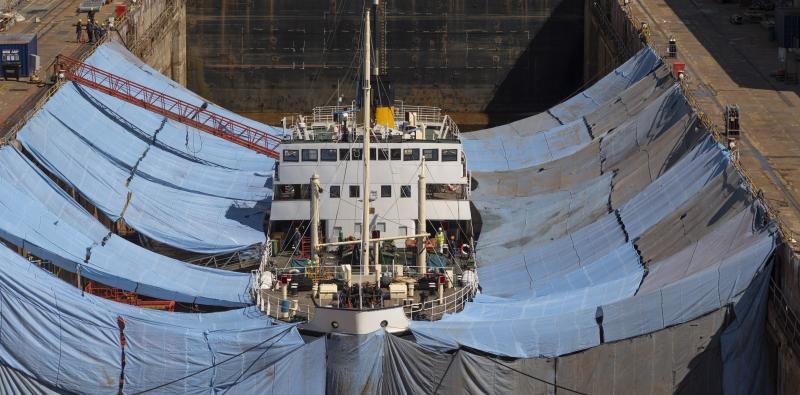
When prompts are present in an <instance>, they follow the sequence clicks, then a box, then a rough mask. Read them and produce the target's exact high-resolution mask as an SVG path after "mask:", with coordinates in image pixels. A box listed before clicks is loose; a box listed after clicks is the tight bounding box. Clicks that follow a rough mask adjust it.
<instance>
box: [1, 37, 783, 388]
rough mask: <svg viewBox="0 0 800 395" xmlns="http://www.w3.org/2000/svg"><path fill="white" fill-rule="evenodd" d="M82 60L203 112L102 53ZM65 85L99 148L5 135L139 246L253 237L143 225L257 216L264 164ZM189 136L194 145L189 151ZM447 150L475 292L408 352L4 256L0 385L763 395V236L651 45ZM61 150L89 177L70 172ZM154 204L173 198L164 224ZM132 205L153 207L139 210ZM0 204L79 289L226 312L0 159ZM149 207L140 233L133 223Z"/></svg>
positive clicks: (11, 224)
mask: <svg viewBox="0 0 800 395" xmlns="http://www.w3.org/2000/svg"><path fill="white" fill-rule="evenodd" d="M90 63H93V64H96V65H98V66H99V67H102V68H114V69H117V70H120V71H119V73H120V74H122V75H125V76H128V78H132V79H135V80H137V81H147V84H148V85H150V86H153V87H156V88H157V89H161V90H164V91H167V92H169V93H170V94H172V95H174V96H178V97H181V98H184V99H185V100H188V101H191V102H193V103H196V104H202V103H203V102H204V101H203V99H201V98H199V97H197V96H196V95H194V94H191V93H189V92H187V91H185V90H183V89H182V88H180V87H179V86H177V85H176V84H174V83H172V82H170V81H168V80H167V79H165V78H164V77H163V76H160V75H159V74H157V73H155V72H154V71H152V70H151V69H149V68H148V67H147V66H145V65H143V64H141V63H140V62H139V61H138V60H136V59H134V58H133V57H132V55H130V54H129V53H127V51H125V50H124V49H122V48H120V47H118V46H116V45H105V46H103V47H101V48H100V49H99V50H98V51H97V52H96V53H95V54H94V55H93V56H92V58H91V59H90ZM61 91H63V92H66V93H63V97H59V96H57V97H56V98H54V100H56V101H57V100H74V101H75V102H78V103H83V104H82V105H81V108H83V107H87V108H91V111H92V112H91V114H93V115H92V116H90V117H87V118H86V119H85V120H83V119H81V121H82V122H83V123H86V122H88V123H91V124H92V125H97V127H103V128H108V129H109V131H108V132H107V133H100V134H95V133H94V132H93V131H86V130H82V128H81V125H83V123H78V124H77V125H76V124H75V123H76V122H77V120H76V119H74V117H72V115H71V114H69V113H65V112H63V111H60V109H46V110H43V111H41V112H40V113H39V114H37V116H36V117H35V118H34V120H33V121H32V123H31V125H29V126H31V129H29V131H28V132H27V136H23V137H22V140H23V142H24V144H25V146H26V148H28V150H30V152H31V153H32V154H33V155H34V156H35V157H36V158H37V159H38V160H41V162H42V164H43V165H44V166H46V167H47V168H48V169H50V170H52V171H53V173H54V174H56V175H57V176H58V177H59V178H62V179H64V180H65V181H67V182H69V183H70V184H72V185H76V186H78V189H79V190H80V191H81V192H82V193H84V194H86V195H87V197H88V198H89V199H90V200H92V201H93V202H96V204H98V205H99V206H102V207H101V209H102V210H103V211H106V210H108V211H109V212H114V210H119V213H122V212H123V211H124V215H122V214H119V213H118V214H119V216H121V217H123V218H125V219H126V221H133V222H129V223H132V224H133V225H134V226H137V227H142V228H144V229H147V230H142V231H143V232H145V233H147V232H151V233H152V234H153V236H151V237H154V238H156V239H159V240H167V242H169V243H172V244H173V245H177V246H181V245H183V246H186V245H191V246H192V248H194V249H196V250H201V251H216V250H228V249H232V248H240V247H241V246H242V245H243V242H242V241H241V240H243V239H238V238H237V239H235V240H231V239H224V240H223V239H219V238H214V237H207V236H209V235H208V234H206V232H208V231H209V230H210V229H215V228H214V226H221V228H220V229H222V227H224V229H225V232H228V231H231V232H233V233H232V234H236V232H239V230H241V229H244V228H246V226H244V228H239V227H237V225H235V224H232V223H231V222H230V221H228V220H231V221H233V222H236V221H240V222H239V224H240V225H243V224H242V223H241V222H246V221H244V220H242V218H243V217H234V216H231V217H229V218H224V219H221V218H220V217H213V216H212V217H210V218H212V219H213V220H209V221H205V220H202V219H197V221H199V222H198V223H197V229H193V230H191V232H192V233H181V232H180V231H179V230H178V229H176V228H175V227H173V226H172V225H171V224H168V225H156V224H157V223H158V222H174V218H176V217H175V216H176V215H185V213H181V210H188V209H191V210H195V209H198V207H200V206H203V205H207V206H204V207H207V208H208V212H206V213H204V214H203V215H210V214H212V213H221V212H225V204H232V203H231V202H236V203H237V204H238V203H239V202H244V203H243V204H244V206H243V207H244V208H243V211H242V212H248V213H249V211H247V210H257V209H259V207H261V206H259V205H260V204H261V201H260V200H259V199H260V197H259V196H261V194H265V195H264V196H269V194H270V190H269V178H268V177H264V176H263V175H262V173H260V171H261V164H262V163H266V162H267V161H265V160H264V158H261V157H258V156H253V155H248V154H244V153H242V154H241V155H238V154H236V150H237V149H238V147H234V146H231V145H230V144H228V143H227V142H225V141H222V140H219V139H215V138H213V137H210V136H205V135H201V134H199V133H201V132H197V131H192V130H188V129H187V128H185V127H183V126H179V125H175V124H173V123H172V122H171V121H164V120H163V119H160V118H159V117H155V116H152V115H148V114H145V113H140V112H139V110H138V109H132V108H129V106H128V105H126V104H124V103H121V102H118V101H116V100H115V99H112V98H109V97H105V96H103V95H101V94H99V93H97V92H91V91H88V90H82V89H78V88H76V87H74V86H70V85H67V86H65V87H64V89H62V90H61ZM68 95H73V96H68ZM59 98H60V99H59ZM56 101H53V102H56ZM62 104H66V102H62ZM212 106H213V105H212ZM215 109H216V108H215ZM51 110H52V111H51ZM218 110H219V111H223V110H220V109H218ZM119 114H125V116H122V117H120V116H119ZM133 114H135V115H133ZM129 116H133V118H135V119H134V120H133V121H135V122H132V120H131V119H129V118H128V117H129ZM98 120H99V121H98ZM95 121H97V122H98V123H96V124H95V123H93V122H95ZM37 122H38V124H37ZM49 129H54V131H52V132H50V131H48V130H49ZM43 130H44V131H43ZM37 133H41V134H42V135H37ZM48 133H50V135H48V136H47V137H46V138H45V137H42V136H43V135H47V134H48ZM107 136H113V137H112V139H113V141H119V142H122V143H123V144H125V145H126V147H120V146H117V145H115V144H113V143H112V140H109V141H104V139H106V138H107ZM200 136H202V138H204V139H205V140H204V141H203V147H204V148H203V149H202V150H199V151H195V150H193V148H197V145H195V146H192V144H187V143H186V141H187V140H193V139H195V138H197V137H200ZM463 139H464V147H465V148H464V149H465V152H466V154H467V157H468V158H469V160H470V161H469V166H470V168H471V170H472V176H473V178H474V180H475V182H474V183H473V185H475V186H476V189H475V191H474V192H473V194H472V198H473V202H474V204H475V207H476V208H477V213H478V214H479V220H480V238H479V242H478V245H477V251H476V254H477V259H478V265H479V269H478V274H479V276H480V280H481V285H482V289H483V292H482V293H481V294H480V295H478V296H476V297H475V298H474V300H472V301H471V302H470V303H468V304H467V306H466V307H465V308H464V310H463V311H462V312H460V313H457V314H452V315H447V316H445V317H444V318H443V319H442V320H441V321H438V322H419V321H415V322H413V323H412V332H413V335H414V340H415V341H410V340H408V339H404V338H398V337H395V336H392V335H389V334H386V333H384V332H383V331H378V332H375V333H372V334H368V335H362V336H344V335H331V336H329V337H327V338H321V339H318V340H315V341H312V342H309V343H305V342H304V341H303V339H302V338H301V337H300V336H299V334H298V333H297V331H296V329H295V328H294V327H293V326H290V325H274V324H273V323H272V322H271V320H270V319H269V318H268V317H265V316H264V315H262V314H260V313H258V312H256V311H255V310H253V309H250V308H246V309H240V310H232V311H229V312H223V313H213V314H181V313H177V314H176V313H172V314H170V313H164V312H155V311H147V310H141V309H138V308H134V307H130V306H125V305H118V304H115V303H113V302H110V301H106V300H102V299H98V298H95V297H93V296H91V295H84V294H82V293H80V292H79V291H78V290H76V289H74V288H73V287H72V286H71V285H69V284H66V283H64V282H62V281H60V280H58V279H56V278H55V277H53V276H52V275H50V274H48V273H46V272H44V271H42V270H40V269H38V268H37V267H35V266H33V265H32V264H31V263H29V262H27V261H26V260H24V259H22V258H21V257H19V256H18V255H16V254H14V253H13V252H12V251H10V250H8V249H6V248H0V261H2V263H3V264H2V267H3V268H4V269H3V270H2V271H0V385H2V388H3V390H5V392H14V391H16V392H30V393H43V394H44V393H51V391H54V390H55V391H77V392H90V393H109V392H118V391H119V390H120V389H121V390H122V392H123V393H138V392H141V391H152V392H168V393H217V392H220V393H221V392H230V393H308V394H321V393H336V394H339V393H385V394H406V393H437V394H438V393H442V394H452V393H542V394H545V393H561V392H566V393H572V392H576V393H662V392H665V393H668V392H682V391H685V390H690V391H692V392H699V393H717V392H722V391H724V392H726V393H757V392H760V391H763V392H769V389H770V388H769V384H768V381H767V377H768V374H767V372H766V371H765V369H764V365H765V364H764V363H762V362H761V361H764V360H766V358H768V354H767V353H766V352H765V349H764V344H763V341H762V340H763V338H764V337H765V336H764V334H763V332H764V326H763V320H764V318H763V317H764V314H765V309H766V304H765V303H766V290H767V288H766V286H767V282H768V279H769V277H768V275H769V268H770V265H769V261H770V258H771V256H772V252H773V249H774V247H775V243H776V239H777V237H778V236H777V234H776V229H775V226H774V224H773V223H771V222H770V220H769V218H768V216H767V214H766V210H765V207H764V206H763V205H762V203H761V202H760V201H759V200H757V199H755V198H754V197H753V194H752V191H751V190H750V189H749V186H748V184H747V183H746V182H745V180H744V179H743V178H742V177H741V175H740V174H739V172H738V170H737V168H736V166H735V165H734V163H732V160H731V157H730V155H729V153H728V152H727V151H726V150H725V148H724V147H722V146H721V145H720V144H718V143H717V142H716V141H714V139H713V138H711V137H710V136H709V134H708V133H707V132H706V131H705V130H704V129H703V128H702V126H701V125H700V124H699V123H698V121H697V119H696V117H695V115H694V113H693V111H692V109H691V108H690V106H689V105H688V103H687V102H686V100H685V98H684V97H683V96H682V94H681V92H680V88H679V87H678V86H677V85H675V84H674V81H673V80H672V78H671V76H670V73H669V70H668V68H667V67H665V66H662V65H661V62H660V60H659V59H658V57H657V56H655V53H654V52H653V51H652V50H651V49H645V50H643V51H641V52H640V53H639V54H637V55H636V56H634V57H633V58H632V59H631V60H629V61H628V62H626V63H625V64H624V65H622V66H620V67H619V68H618V69H617V70H615V71H614V72H613V73H611V74H610V75H608V76H607V77H605V78H603V79H602V80H600V81H599V82H598V83H597V84H595V85H594V86H592V87H590V88H589V89H587V90H586V91H585V92H583V93H581V94H579V95H577V96H575V97H573V98H571V99H569V100H567V101H565V102H564V103H562V104H560V105H558V106H556V107H553V108H552V109H551V110H550V111H548V112H546V113H542V114H539V115H537V116H534V117H531V118H527V119H525V120H521V121H518V122H515V123H512V124H509V125H505V126H501V127H498V128H493V129H488V130H485V131H480V132H475V133H470V134H465V135H464V136H463ZM56 141H57V142H58V144H70V145H72V144H74V145H75V147H76V148H75V149H76V152H80V154H79V155H91V156H87V157H91V158H92V159H93V160H96V161H97V162H96V163H100V164H99V165H97V167H96V168H95V165H94V164H92V165H84V163H83V162H84V161H83V160H79V159H80V158H79V157H78V156H73V157H70V155H75V154H74V153H70V152H69V150H66V149H61V148H59V147H58V146H57V145H58V144H54V143H53V142H56ZM195 141H196V140H195ZM62 166H67V167H66V169H67V170H65V171H61V167H62ZM73 168H74V169H73ZM70 169H71V170H70ZM75 169H77V170H75ZM105 172H108V175H106V173H105ZM185 174H193V176H192V177H195V176H194V174H199V175H197V176H196V177H206V178H204V180H205V181H207V182H208V185H206V183H205V182H200V181H199V179H198V180H191V181H184V179H185V178H186V177H184V175H185ZM129 178H130V180H129ZM228 178H229V179H230V183H228V184H226V183H222V182H221V181H222V180H226V179H228ZM195 181H197V182H195ZM85 189H88V190H89V192H91V193H89V192H87V191H86V190H85ZM128 192H131V194H132V198H131V201H130V203H129V204H128V205H127V207H126V206H125V205H124V204H123V205H122V206H120V204H119V203H118V200H117V199H118V198H120V197H122V198H123V199H127V196H126V195H127V193H128ZM138 195H142V196H141V197H137V196H138ZM165 196H172V197H176V198H177V199H178V200H179V201H180V204H177V205H176V204H172V205H173V206H177V207H175V208H174V209H173V208H172V207H166V205H164V203H163V202H164V200H163V199H165ZM197 196H202V199H200V198H196V197H197ZM145 197H148V198H151V199H153V202H152V203H150V205H149V206H148V205H146V204H145V203H142V201H140V200H137V199H144V198H145ZM198 199H199V200H198ZM123 202H124V200H123ZM168 202H169V201H168ZM222 202H227V203H222ZM134 203H136V204H134ZM170 203H174V202H170ZM0 205H3V206H4V207H3V208H4V212H6V213H8V214H4V215H3V216H0V232H1V233H2V237H3V238H6V240H8V241H11V242H13V243H15V244H20V245H23V246H24V247H25V248H27V249H29V250H30V251H33V252H34V253H35V254H37V255H40V256H42V257H45V258H48V259H52V260H54V261H55V262H56V263H57V264H59V265H63V266H64V267H67V268H68V269H70V268H72V269H70V270H75V269H76V268H77V267H80V268H81V273H82V274H83V275H84V276H87V277H88V276H97V278H98V279H100V278H102V279H104V280H100V281H102V282H107V281H108V282H111V283H112V285H114V284H116V286H120V287H128V288H126V289H136V290H137V291H141V292H152V293H153V294H157V295H168V296H171V298H198V299H197V300H200V298H206V299H204V300H206V301H214V302H215V303H218V304H220V305H226V304H228V303H230V305H236V303H239V302H241V301H242V299H240V297H241V296H242V295H243V294H240V288H239V285H237V284H235V283H234V282H233V281H232V280H231V279H226V280H220V279H219V278H218V277H215V276H218V275H219V273H216V272H214V271H208V272H207V273H205V272H204V273H202V274H200V273H196V272H195V270H198V271H201V270H202V269H191V270H190V269H189V268H186V267H181V266H180V265H179V263H177V262H174V261H172V260H167V259H165V258H163V257H158V256H155V255H154V254H150V253H147V252H143V251H141V249H138V247H135V248H134V247H133V246H132V245H130V244H126V242H124V240H122V239H119V238H116V237H114V236H113V235H110V234H109V232H108V231H107V230H106V229H105V228H103V227H102V225H100V224H99V223H98V222H97V221H96V220H94V219H93V218H91V216H89V215H88V214H87V213H86V212H85V211H84V210H83V209H82V208H81V207H80V206H79V205H78V204H77V203H75V202H74V201H73V200H70V197H69V195H67V194H66V193H64V192H63V191H61V190H60V189H58V187H57V186H55V185H54V183H53V182H52V181H49V180H48V179H47V177H46V176H45V175H44V174H42V173H41V172H40V171H38V170H36V169H35V166H33V164H32V163H30V162H29V161H27V160H26V159H25V158H24V157H22V156H20V154H19V153H18V152H17V151H15V150H13V149H11V148H3V149H0ZM134 206H136V208H134ZM145 209H146V210H151V211H149V212H151V213H155V214H153V216H152V218H150V219H151V220H150V221H148V220H144V219H141V218H139V217H137V216H136V215H132V214H131V213H135V212H136V210H145ZM131 210H133V211H131ZM152 210H155V211H152ZM159 210H160V211H159ZM142 212H144V211H142ZM23 213H24V214H25V215H23ZM31 214H33V215H31ZM109 215H110V216H112V214H109ZM131 215H132V216H131ZM29 217H30V218H33V219H29ZM137 218H139V219H138V220H137ZM237 218H238V219H237ZM134 222H135V223H134ZM226 226H230V227H226ZM246 233H247V232H242V233H238V234H239V235H243V234H246ZM236 237H239V236H236ZM192 248H187V249H192ZM122 256H131V257H133V258H131V260H130V261H127V260H121V261H120V259H121V258H120V257H122ZM143 262H144V263H143ZM151 265H152V266H151ZM156 265H158V268H157V269H156ZM164 267H167V268H169V270H164V269H163V268H164ZM131 268H137V269H136V270H137V271H142V275H141V277H137V274H138V273H134V272H133V270H132V269H131ZM156 270H157V271H156ZM187 270H188V272H187ZM154 273H158V274H157V275H156V274H154ZM164 273H167V275H164ZM194 275H196V276H197V277H191V276H194ZM182 277H185V278H182ZM190 278H191V279H190ZM187 279H190V280H187ZM115 281H116V283H115ZM204 281H207V282H204ZM218 281H232V282H229V283H226V284H225V285H223V286H219V284H221V283H219V282H218ZM236 281H238V280H236ZM190 284H191V286H189V285H190ZM197 284H199V285H197ZM193 287H194V288H195V289H192V288H193ZM123 337H124V344H125V348H124V361H125V363H124V366H123V364H122V361H123V359H122V356H123V348H122V344H123ZM754 339H756V340H757V341H754ZM620 340H625V341H620ZM754 364H758V367H757V368H753V365H754Z"/></svg>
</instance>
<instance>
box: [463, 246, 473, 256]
mask: <svg viewBox="0 0 800 395" xmlns="http://www.w3.org/2000/svg"><path fill="white" fill-rule="evenodd" d="M470 252H472V248H471V247H470V246H469V244H467V243H464V244H462V245H461V255H469V253H470Z"/></svg>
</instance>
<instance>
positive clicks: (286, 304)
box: [281, 299, 289, 313]
mask: <svg viewBox="0 0 800 395" xmlns="http://www.w3.org/2000/svg"><path fill="white" fill-rule="evenodd" d="M288 312H289V299H281V313H288Z"/></svg>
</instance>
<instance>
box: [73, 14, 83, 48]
mask: <svg viewBox="0 0 800 395" xmlns="http://www.w3.org/2000/svg"><path fill="white" fill-rule="evenodd" d="M81 33H83V20H81V18H78V22H76V23H75V41H76V42H79V43H80V42H81Z"/></svg>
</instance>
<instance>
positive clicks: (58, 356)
mask: <svg viewBox="0 0 800 395" xmlns="http://www.w3.org/2000/svg"><path fill="white" fill-rule="evenodd" d="M0 261H2V267H3V270H2V271H0V303H1V306H2V315H0V362H2V369H0V382H3V383H8V384H6V385H8V386H4V387H3V388H4V392H9V389H10V388H12V387H15V388H31V391H33V392H36V391H46V390H47V389H48V386H49V388H54V389H59V390H63V391H71V392H80V393H116V392H117V391H118V389H120V388H121V389H122V391H123V393H137V392H139V391H144V390H155V391H157V392H159V393H163V392H180V393H209V392H213V391H225V390H233V391H235V392H242V393H253V392H260V391H261V390H262V389H266V390H269V389H271V390H272V391H274V393H289V392H292V390H291V389H292V388H295V386H300V388H305V389H306V390H307V391H308V392H306V393H322V391H323V388H324V382H325V377H324V373H323V374H321V376H311V375H309V376H304V378H303V381H304V382H301V383H295V382H294V381H292V380H291V378H292V377H297V376H296V375H297V374H299V373H297V372H303V371H305V369H315V371H316V372H324V365H323V363H324V348H325V342H324V339H321V340H319V341H316V342H313V343H310V344H307V345H306V344H304V342H303V340H302V338H301V337H300V335H299V333H298V332H297V330H296V328H295V327H294V326H293V325H286V324H283V325H274V324H273V323H272V321H271V320H270V319H269V318H268V317H266V316H265V315H263V314H261V313H260V312H258V311H256V310H254V309H252V308H247V309H241V310H232V311H228V312H223V313H209V314H186V313H169V312H162V311H155V310H146V309H140V308H136V307H133V306H128V305H123V304H118V303H115V302H111V301H108V300H105V299H101V298H98V297H95V296H93V295H89V294H84V293H82V292H81V291H80V290H78V289H76V288H75V287H73V286H72V285H70V284H67V283H65V282H63V281H61V280H60V279H58V278H56V277H55V276H53V275H52V274H50V273H48V272H45V271H44V270H42V269H40V268H38V267H36V266H35V265H33V264H32V263H30V262H28V261H26V260H25V259H23V258H22V257H20V256H18V255H17V254H15V253H14V252H12V251H11V250H9V249H8V248H6V247H4V246H0ZM123 335H124V338H125V342H124V344H125V345H124V355H125V357H124V358H125V365H124V368H123V366H122V355H123V346H122V336H123ZM320 356H323V358H322V361H320V360H319V357H320ZM292 372H294V373H292ZM276 374H281V376H280V378H279V379H274V377H275V376H274V375H276ZM293 374H294V376H293ZM315 377H316V378H315ZM121 378H122V380H123V383H122V384H121V383H120V380H121ZM43 383H46V384H47V386H45V385H44V384H43ZM24 392H27V391H24Z"/></svg>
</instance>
